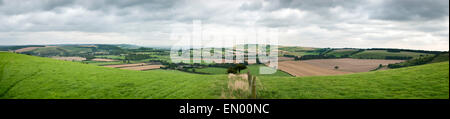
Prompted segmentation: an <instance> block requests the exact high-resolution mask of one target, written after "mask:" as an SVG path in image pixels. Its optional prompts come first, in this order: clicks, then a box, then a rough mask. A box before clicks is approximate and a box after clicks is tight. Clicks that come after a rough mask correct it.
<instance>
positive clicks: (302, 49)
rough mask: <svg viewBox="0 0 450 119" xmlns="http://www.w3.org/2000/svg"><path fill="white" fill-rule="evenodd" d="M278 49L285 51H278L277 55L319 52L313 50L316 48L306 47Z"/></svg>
mask: <svg viewBox="0 0 450 119" xmlns="http://www.w3.org/2000/svg"><path fill="white" fill-rule="evenodd" d="M278 49H279V50H282V51H285V52H284V53H279V56H283V55H295V56H303V55H318V54H319V52H315V50H317V49H318V48H306V47H280V48H278Z"/></svg>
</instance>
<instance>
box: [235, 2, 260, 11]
mask: <svg viewBox="0 0 450 119" xmlns="http://www.w3.org/2000/svg"><path fill="white" fill-rule="evenodd" d="M261 8H262V3H261V2H259V1H255V2H248V3H244V4H242V5H241V7H239V9H241V10H259V9H261Z"/></svg>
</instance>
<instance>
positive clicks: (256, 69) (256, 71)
mask: <svg viewBox="0 0 450 119" xmlns="http://www.w3.org/2000/svg"><path fill="white" fill-rule="evenodd" d="M259 66H264V65H256V64H254V65H249V66H248V67H247V68H248V69H250V73H251V74H253V75H257V76H291V75H289V74H288V73H286V72H283V71H277V72H276V73H274V74H259ZM248 69H245V70H242V71H241V73H247V71H248ZM195 71H196V72H202V73H209V74H226V72H227V69H226V68H220V67H207V68H201V69H195Z"/></svg>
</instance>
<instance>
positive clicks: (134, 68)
mask: <svg viewBox="0 0 450 119" xmlns="http://www.w3.org/2000/svg"><path fill="white" fill-rule="evenodd" d="M162 66H163V65H146V66H137V67H124V68H120V69H128V70H139V71H144V70H150V69H159V68H160V67H162Z"/></svg>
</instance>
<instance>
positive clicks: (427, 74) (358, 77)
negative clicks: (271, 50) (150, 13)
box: [258, 61, 449, 99]
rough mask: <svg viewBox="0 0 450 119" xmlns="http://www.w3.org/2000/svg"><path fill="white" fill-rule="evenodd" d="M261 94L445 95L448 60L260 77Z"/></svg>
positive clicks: (335, 96) (333, 96) (346, 96)
mask: <svg viewBox="0 0 450 119" xmlns="http://www.w3.org/2000/svg"><path fill="white" fill-rule="evenodd" d="M260 81H261V84H262V87H263V89H261V90H259V91H258V95H259V96H260V98H283V99H285V98H287V99H291V98H295V99H448V98H449V62H448V61H447V62H442V63H434V64H428V65H422V66H414V67H406V68H400V69H392V70H385V71H374V72H365V73H358V74H349V75H341V76H321V77H296V78H286V77H261V78H260Z"/></svg>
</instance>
